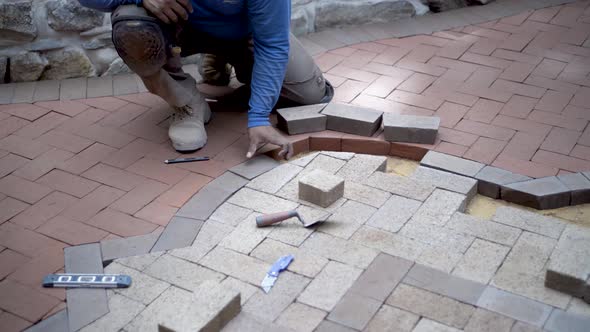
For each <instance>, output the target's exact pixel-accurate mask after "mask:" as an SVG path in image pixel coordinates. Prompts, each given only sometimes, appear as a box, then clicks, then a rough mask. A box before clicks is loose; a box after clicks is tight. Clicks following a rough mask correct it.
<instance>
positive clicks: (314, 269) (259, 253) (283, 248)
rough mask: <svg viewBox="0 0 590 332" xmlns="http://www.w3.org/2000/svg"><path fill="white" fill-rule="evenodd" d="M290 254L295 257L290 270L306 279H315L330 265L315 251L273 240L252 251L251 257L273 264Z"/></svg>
mask: <svg viewBox="0 0 590 332" xmlns="http://www.w3.org/2000/svg"><path fill="white" fill-rule="evenodd" d="M288 254H291V255H293V256H294V257H295V259H294V260H293V262H292V263H291V264H290V265H289V267H288V270H289V271H293V272H295V273H298V274H302V275H304V276H306V277H310V278H313V277H315V276H316V275H317V274H318V273H320V271H321V270H322V269H323V268H324V266H325V265H326V264H328V259H327V258H325V257H322V256H319V255H317V254H315V253H314V252H313V251H310V250H304V249H299V248H297V247H293V246H290V245H288V244H284V243H281V242H279V241H275V240H272V239H266V240H264V241H263V242H262V243H261V244H260V245H258V247H256V249H254V251H252V253H251V256H252V257H256V258H258V259H261V260H263V261H265V262H267V263H269V264H272V263H274V262H276V261H277V259H279V258H280V257H281V256H284V255H288Z"/></svg>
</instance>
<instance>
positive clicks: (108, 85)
mask: <svg viewBox="0 0 590 332" xmlns="http://www.w3.org/2000/svg"><path fill="white" fill-rule="evenodd" d="M86 88H87V90H86V95H87V97H88V98H96V97H105V96H112V95H113V76H103V77H89V78H88V81H87V86H86Z"/></svg>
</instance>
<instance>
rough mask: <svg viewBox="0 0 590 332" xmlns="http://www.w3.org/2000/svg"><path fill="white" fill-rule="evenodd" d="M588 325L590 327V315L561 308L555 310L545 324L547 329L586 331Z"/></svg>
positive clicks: (558, 331) (569, 331) (554, 330)
mask: <svg viewBox="0 0 590 332" xmlns="http://www.w3.org/2000/svg"><path fill="white" fill-rule="evenodd" d="M588 327H590V317H589V316H585V315H577V314H572V313H569V312H565V311H562V310H559V309H555V310H553V312H552V313H551V316H549V320H548V321H547V323H546V324H545V330H547V331H551V332H561V331H568V332H586V331H588Z"/></svg>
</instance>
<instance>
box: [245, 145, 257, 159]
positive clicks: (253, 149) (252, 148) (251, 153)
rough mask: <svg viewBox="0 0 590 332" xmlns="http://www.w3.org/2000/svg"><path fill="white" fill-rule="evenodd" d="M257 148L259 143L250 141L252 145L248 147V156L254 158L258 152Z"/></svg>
mask: <svg viewBox="0 0 590 332" xmlns="http://www.w3.org/2000/svg"><path fill="white" fill-rule="evenodd" d="M256 150H258V143H257V142H250V147H249V148H248V152H247V153H246V158H252V157H253V156H254V154H255V153H256Z"/></svg>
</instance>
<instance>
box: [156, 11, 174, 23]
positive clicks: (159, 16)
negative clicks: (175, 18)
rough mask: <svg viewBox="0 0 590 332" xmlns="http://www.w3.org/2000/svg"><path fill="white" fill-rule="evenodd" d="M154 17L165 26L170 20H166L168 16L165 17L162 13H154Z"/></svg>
mask: <svg viewBox="0 0 590 332" xmlns="http://www.w3.org/2000/svg"><path fill="white" fill-rule="evenodd" d="M154 15H156V17H157V18H158V19H160V21H162V22H164V23H165V24H169V23H170V20H169V19H168V16H166V15H165V14H164V13H162V12H155V13H154Z"/></svg>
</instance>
